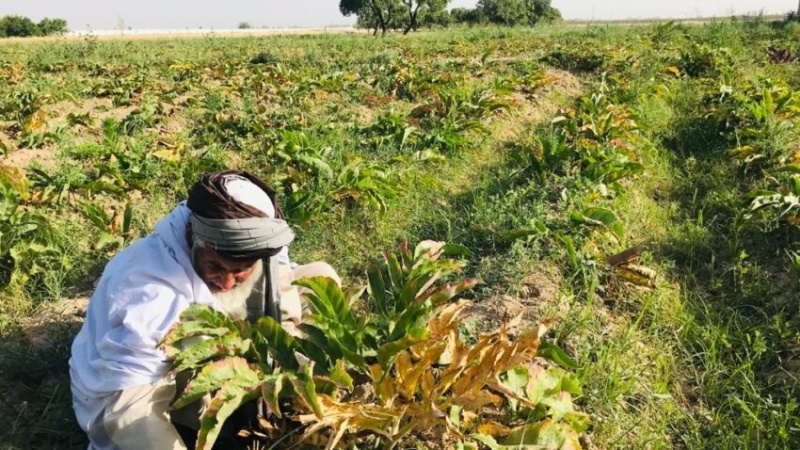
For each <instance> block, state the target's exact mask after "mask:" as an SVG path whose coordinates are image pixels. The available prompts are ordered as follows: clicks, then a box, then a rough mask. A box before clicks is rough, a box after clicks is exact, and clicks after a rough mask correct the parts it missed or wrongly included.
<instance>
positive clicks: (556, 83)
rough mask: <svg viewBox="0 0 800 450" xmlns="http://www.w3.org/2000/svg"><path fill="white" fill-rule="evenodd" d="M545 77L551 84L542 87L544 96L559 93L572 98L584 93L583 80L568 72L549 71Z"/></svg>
mask: <svg viewBox="0 0 800 450" xmlns="http://www.w3.org/2000/svg"><path fill="white" fill-rule="evenodd" d="M545 75H546V76H547V77H548V78H549V79H550V80H551V82H550V83H548V84H546V85H544V86H542V88H541V93H542V94H549V93H551V92H559V93H560V94H562V95H563V96H565V97H568V98H572V97H577V96H578V95H580V94H581V92H583V82H582V81H581V79H580V78H578V77H577V76H575V75H574V74H572V73H570V72H567V71H566V70H556V69H547V70H546V71H545Z"/></svg>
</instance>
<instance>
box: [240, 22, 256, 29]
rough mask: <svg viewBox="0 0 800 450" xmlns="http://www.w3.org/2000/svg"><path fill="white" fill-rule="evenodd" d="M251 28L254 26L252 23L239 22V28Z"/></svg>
mask: <svg viewBox="0 0 800 450" xmlns="http://www.w3.org/2000/svg"><path fill="white" fill-rule="evenodd" d="M250 28H253V27H252V26H251V25H250V23H249V22H239V29H240V30H249V29H250Z"/></svg>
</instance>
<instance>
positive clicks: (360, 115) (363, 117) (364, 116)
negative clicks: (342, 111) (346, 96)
mask: <svg viewBox="0 0 800 450" xmlns="http://www.w3.org/2000/svg"><path fill="white" fill-rule="evenodd" d="M375 115H376V114H375V111H373V110H372V109H371V108H370V107H368V106H364V105H358V106H356V107H355V111H354V113H353V118H354V119H355V122H356V123H357V124H359V125H361V126H366V125H369V124H371V123H373V122H374V121H375Z"/></svg>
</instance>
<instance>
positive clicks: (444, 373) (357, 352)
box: [162, 242, 588, 449]
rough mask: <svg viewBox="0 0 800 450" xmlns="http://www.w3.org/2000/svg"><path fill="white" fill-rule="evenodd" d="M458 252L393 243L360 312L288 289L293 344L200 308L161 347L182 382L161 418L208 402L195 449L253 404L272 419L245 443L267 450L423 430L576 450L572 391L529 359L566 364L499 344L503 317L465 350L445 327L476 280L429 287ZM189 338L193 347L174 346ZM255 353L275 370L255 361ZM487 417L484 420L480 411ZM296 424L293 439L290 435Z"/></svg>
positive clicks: (273, 328) (337, 293)
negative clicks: (297, 302) (300, 305)
mask: <svg viewBox="0 0 800 450" xmlns="http://www.w3.org/2000/svg"><path fill="white" fill-rule="evenodd" d="M464 253H465V249H463V248H461V247H457V246H448V245H445V244H444V243H433V242H424V243H422V244H420V245H419V246H417V248H416V249H415V251H414V253H413V254H412V253H411V252H410V251H409V249H408V247H407V246H406V245H405V244H404V245H403V246H402V247H401V249H400V251H399V252H398V253H397V254H386V255H384V258H385V263H384V265H383V266H382V267H373V268H372V269H370V271H369V280H370V285H369V289H368V291H367V293H368V297H367V298H366V305H365V308H363V309H361V308H359V309H354V308H353V306H355V305H357V304H358V299H359V295H358V294H357V295H356V296H354V297H352V298H351V299H350V300H347V299H346V296H345V295H344V293H343V292H342V291H341V289H340V288H339V287H338V285H336V284H335V283H334V282H333V281H332V280H329V279H325V278H312V279H307V280H300V281H298V282H297V284H299V285H300V286H303V287H305V288H307V289H309V290H310V292H311V293H310V294H309V296H308V301H309V306H310V307H311V310H312V314H311V315H310V316H308V317H307V318H305V319H304V323H303V324H302V325H301V331H302V332H303V335H302V336H291V335H289V334H288V333H287V332H286V331H285V330H283V328H281V326H280V325H279V324H277V323H276V322H275V321H274V320H273V319H272V318H269V317H265V318H263V319H261V320H259V321H258V322H257V323H256V324H255V325H249V324H247V323H244V322H237V323H234V322H231V321H230V320H228V319H227V318H225V316H223V315H222V314H221V313H218V312H215V311H212V310H209V309H208V308H205V307H192V308H190V309H189V310H187V311H186V312H184V313H183V315H182V321H181V323H179V324H178V325H177V326H176V327H175V329H174V330H172V331H171V332H170V333H168V335H167V336H166V337H165V339H164V341H163V342H162V345H164V347H165V349H166V351H167V354H168V356H170V357H172V358H174V363H173V370H175V371H184V370H190V371H192V374H193V375H192V380H191V382H190V383H189V384H188V385H187V387H186V389H185V390H184V391H183V392H182V393H181V395H180V397H179V398H178V399H177V400H176V402H175V404H174V405H173V407H174V408H179V407H182V406H185V405H187V404H189V403H191V402H192V401H195V400H197V399H199V398H201V397H203V396H206V395H213V397H212V399H211V403H210V407H208V408H207V409H205V411H204V412H203V416H202V418H201V424H202V427H201V430H200V436H199V438H198V441H197V448H198V449H201V448H203V449H207V448H210V447H211V445H213V442H214V440H215V438H216V437H217V435H218V433H219V430H220V429H221V426H222V422H224V420H225V419H226V418H227V417H229V416H230V415H231V414H232V413H233V411H234V410H236V408H238V407H239V406H240V405H241V404H243V403H244V402H246V401H248V400H251V399H255V398H259V397H260V398H261V399H262V400H263V402H264V403H265V404H266V405H267V408H268V410H269V411H270V412H271V413H272V414H273V415H272V416H270V417H265V418H262V420H261V424H262V425H261V426H262V429H261V430H260V431H259V432H258V433H259V435H262V436H265V437H266V438H267V439H270V440H271V442H273V445H276V446H278V448H289V447H291V446H293V445H298V444H299V443H300V442H302V441H305V442H306V443H308V441H309V440H310V439H311V437H312V436H315V435H318V434H320V433H322V432H324V431H325V430H331V433H330V434H328V435H327V436H328V438H327V439H324V442H323V443H322V445H325V446H326V448H338V447H337V445H339V446H343V447H346V446H350V445H365V444H368V445H372V446H376V445H380V446H382V447H384V448H394V447H396V446H398V445H399V444H400V443H401V442H402V441H403V440H404V439H405V438H407V437H408V436H409V435H415V434H416V435H420V436H422V435H425V434H426V433H431V432H434V430H436V432H438V433H443V436H445V437H446V439H450V440H451V441H452V442H454V443H455V442H462V443H469V442H472V443H473V444H474V443H477V442H483V443H486V444H487V445H490V447H491V445H493V444H491V443H492V442H495V443H496V442H497V441H496V439H501V440H502V441H503V445H521V444H526V445H545V444H548V443H551V442H552V439H556V440H558V441H559V442H565V441H566V442H569V443H570V445H573V446H574V448H579V444H578V441H577V436H578V433H580V432H582V431H584V430H585V429H586V426H587V423H588V418H587V416H586V415H584V414H581V413H578V412H576V411H575V410H574V407H573V405H572V403H571V396H572V395H580V394H581V391H580V385H579V383H578V382H577V380H576V379H575V378H574V377H573V376H571V375H569V374H567V373H566V372H564V371H563V370H561V369H557V368H549V369H546V368H545V367H544V366H542V365H541V364H540V363H538V362H537V360H536V357H537V356H538V357H544V358H548V359H551V360H554V361H560V362H561V363H566V364H570V365H574V362H572V361H571V360H570V359H569V357H568V356H566V355H565V354H564V353H563V351H561V350H559V349H558V348H557V347H555V346H553V345H552V344H540V342H539V339H540V338H541V336H542V334H543V333H544V328H543V327H534V328H531V329H528V330H526V331H523V332H521V333H519V334H515V335H514V337H511V335H510V334H509V331H510V330H511V329H514V328H515V326H516V325H518V321H519V319H517V321H515V322H514V323H512V324H509V326H508V327H503V328H501V329H500V330H497V331H495V332H493V333H489V334H485V335H483V336H481V337H480V338H479V340H478V342H477V343H475V344H471V343H467V342H464V341H463V340H462V338H461V337H460V332H459V324H460V321H459V320H458V316H459V313H460V312H461V311H462V310H463V309H464V307H465V306H466V302H465V301H460V302H457V303H448V302H449V300H451V299H452V298H454V297H455V296H457V295H458V294H459V293H460V292H463V291H464V290H466V289H469V288H470V287H471V286H473V285H474V283H475V282H476V281H475V280H460V281H458V282H456V283H455V284H449V283H448V284H438V283H437V282H438V281H439V280H440V279H441V278H442V277H444V276H446V275H448V274H454V273H455V272H457V271H459V270H460V269H461V267H463V262H459V261H455V260H450V259H444V260H440V259H439V258H440V257H441V256H442V255H450V254H458V255H461V254H464ZM359 292H363V290H360V291H359ZM190 341H194V345H191V346H187V345H185V344H187V343H188V342H190ZM267 354H269V355H270V356H271V357H272V358H274V360H275V361H277V362H278V363H279V365H280V368H277V369H273V368H272V366H270V365H269V364H267V358H266V355H267ZM296 355H302V358H301V357H300V356H296ZM300 360H306V361H308V362H307V363H306V364H301V363H300V362H299V361H300ZM348 368H349V369H350V371H355V373H356V374H357V375H356V376H354V375H350V374H348V370H347V369H348ZM488 411H491V412H493V414H490V415H488V416H484V415H483V414H481V413H482V412H488ZM298 427H301V428H299V430H300V431H301V432H302V435H300V433H297V434H293V433H292V432H291V430H295V429H298ZM254 432H255V431H254ZM359 448H360V447H359Z"/></svg>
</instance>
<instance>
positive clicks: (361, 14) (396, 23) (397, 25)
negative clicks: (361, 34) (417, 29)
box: [340, 0, 405, 35]
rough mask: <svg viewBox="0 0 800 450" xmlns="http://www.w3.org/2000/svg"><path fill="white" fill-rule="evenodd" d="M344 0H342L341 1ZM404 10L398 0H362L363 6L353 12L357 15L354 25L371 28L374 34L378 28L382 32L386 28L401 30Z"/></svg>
mask: <svg viewBox="0 0 800 450" xmlns="http://www.w3.org/2000/svg"><path fill="white" fill-rule="evenodd" d="M345 1H346V0H342V3H344V2H345ZM340 7H341V5H340ZM404 11H405V6H404V5H403V4H402V3H400V0H377V1H375V0H364V6H363V8H362V9H361V10H360V11H358V12H356V13H354V14H356V15H357V16H358V20H356V27H358V28H366V29H371V30H373V34H374V35H377V34H378V30H380V31H381V33H382V34H386V32H387V31H388V30H402V29H403V28H404V23H403V17H404Z"/></svg>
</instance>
